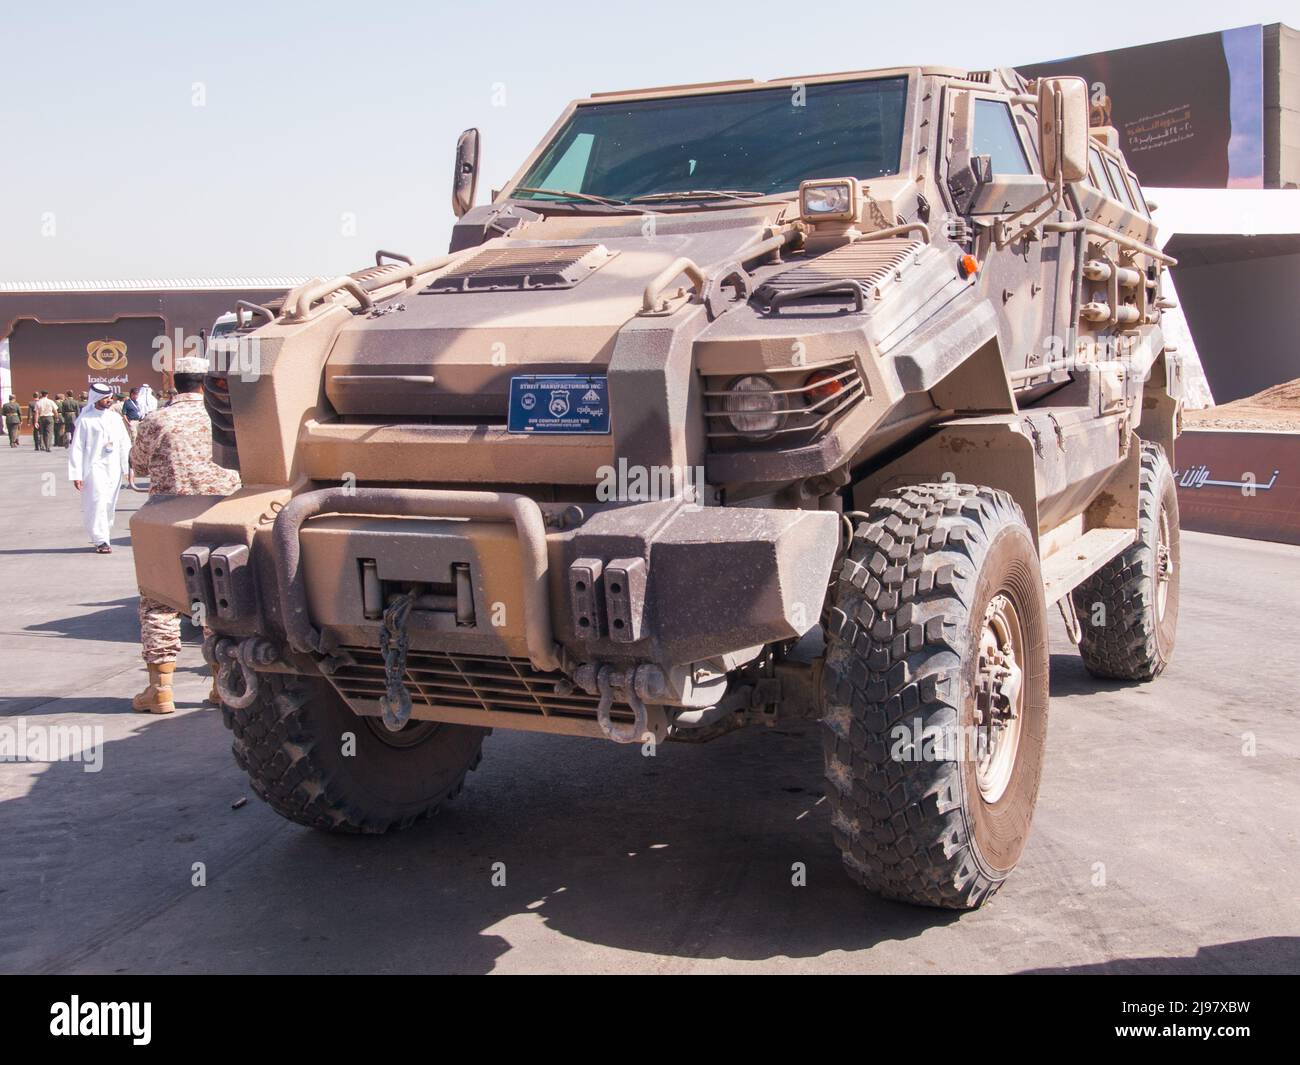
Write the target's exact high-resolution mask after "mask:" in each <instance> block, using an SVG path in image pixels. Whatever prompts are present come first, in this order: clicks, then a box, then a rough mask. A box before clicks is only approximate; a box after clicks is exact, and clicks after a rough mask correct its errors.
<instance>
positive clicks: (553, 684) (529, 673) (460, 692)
mask: <svg viewBox="0 0 1300 1065" xmlns="http://www.w3.org/2000/svg"><path fill="white" fill-rule="evenodd" d="M345 650H346V651H347V652H348V653H349V654H350V655H351V656H352V657H353V658H354V659H355V660H356V664H355V665H350V666H343V667H342V668H340V669H339V670H337V671H336V672H335V673H334V674H333V676H332V678H331V679H332V680H333V681H334V684H335V686H336V687H337V688H338V690H339V691H340V692H341V693H342V694H343V695H344V696H348V697H351V698H354V699H378V698H379V697H380V696H381V695H383V694H384V660H383V658H382V657H381V656H380V654H379V652H378V651H376V650H374V649H373V648H369V647H347V648H345ZM570 686H571V685H570V683H569V681H568V680H567V678H565V676H564V674H562V673H539V672H538V671H537V670H535V669H534V668H533V667H532V664H531V663H530V662H529V661H528V660H527V659H526V658H497V657H493V656H491V655H462V654H450V653H446V652H441V651H416V650H412V651H410V652H409V653H408V654H407V656H406V690H407V691H408V692H410V694H411V701H412V702H413V703H416V704H417V705H421V704H422V705H424V706H439V707H448V708H452V709H458V710H484V711H496V712H498V713H511V714H527V715H536V716H540V717H568V718H584V719H592V718H594V717H595V716H596V704H597V702H599V700H598V699H597V697H596V696H594V695H588V694H587V693H586V692H584V691H583V690H582V689H581V688H573V689H572V690H571V691H570V690H568V689H569V688H570ZM611 716H612V717H614V718H615V719H619V718H622V719H626V720H631V718H632V710H631V708H630V707H628V706H626V705H621V704H619V703H617V702H616V703H615V704H614V706H613V709H612V710H611Z"/></svg>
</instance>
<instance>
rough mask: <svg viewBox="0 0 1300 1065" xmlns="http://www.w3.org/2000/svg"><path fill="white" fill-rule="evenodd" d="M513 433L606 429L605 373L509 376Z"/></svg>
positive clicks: (607, 418)
mask: <svg viewBox="0 0 1300 1065" xmlns="http://www.w3.org/2000/svg"><path fill="white" fill-rule="evenodd" d="M508 428H509V430H510V432H512V433H608V432H609V381H608V380H607V379H606V377H605V375H604V374H552V375H549V376H543V375H541V374H528V375H523V376H519V377H512V378H510V420H509V426H508Z"/></svg>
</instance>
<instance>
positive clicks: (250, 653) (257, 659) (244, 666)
mask: <svg viewBox="0 0 1300 1065" xmlns="http://www.w3.org/2000/svg"><path fill="white" fill-rule="evenodd" d="M203 657H204V659H205V660H206V661H207V663H208V665H209V666H211V667H212V668H213V669H214V670H215V671H216V676H215V681H216V686H217V695H219V696H220V697H221V702H222V704H223V705H225V706H228V707H230V708H231V709H232V710H243V709H246V708H247V707H249V706H252V705H253V701H254V700H255V699H256V698H257V692H258V688H259V687H260V686H261V680H260V678H259V677H258V675H257V668H258V666H268V665H270V664H271V663H272V662H274V661H275V660H276V659H277V658H278V657H279V652H278V651H277V650H276V649H275V645H274V644H272V643H271V642H270V641H269V640H265V639H263V638H262V637H260V636H249V637H246V638H245V639H244V640H242V641H241V640H234V639H231V638H230V637H229V636H212V637H209V638H208V639H206V640H204V641H203ZM236 677H238V678H239V679H238V681H236Z"/></svg>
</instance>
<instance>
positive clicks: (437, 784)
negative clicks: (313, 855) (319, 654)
mask: <svg viewBox="0 0 1300 1065" xmlns="http://www.w3.org/2000/svg"><path fill="white" fill-rule="evenodd" d="M221 714H222V718H223V719H224V721H225V723H226V727H227V728H229V729H230V730H231V732H233V733H234V742H233V743H232V745H231V750H232V752H233V753H234V756H235V761H236V762H237V763H238V764H239V767H240V768H241V769H243V770H244V771H245V772H246V773H247V774H248V779H249V782H250V783H251V784H252V787H253V791H254V792H255V793H256V794H257V796H258V797H259V798H261V799H263V800H264V801H265V802H266V803H267V804H268V805H270V806H271V807H272V809H274V810H275V811H276V813H278V814H280V815H281V816H283V817H287V818H288V819H289V820H290V821H296V822H297V823H298V824H300V825H307V826H309V827H310V828H319V829H324V830H327V831H331V832H387V831H388V830H390V829H395V828H405V827H407V826H408V825H411V824H413V823H415V822H416V821H418V820H420V819H421V818H424V817H428V816H430V815H431V814H433V813H434V812H436V811H437V809H438V806H439V805H440V804H441V803H442V801H443V800H444V799H448V798H453V797H454V796H455V795H456V794H457V793H459V791H460V789H461V786H462V784H463V783H464V780H465V775H466V773H468V772H469V771H470V770H471V769H474V768H475V767H476V766H477V765H478V763H479V761H480V758H481V754H480V747H481V746H482V743H483V738H484V736H486V735H487V732H488V730H486V729H477V728H469V727H467V726H463V725H448V724H440V723H435V722H417V721H413V722H411V723H410V724H408V725H407V727H406V728H405V729H403V730H402V731H401V732H397V733H387V732H386V731H385V730H384V727H383V725H382V724H380V723H379V722H378V721H377V720H372V719H370V718H362V717H359V716H357V715H356V714H354V713H352V711H351V710H350V709H349V708H348V706H347V704H346V703H345V702H344V701H343V699H342V698H341V697H340V696H339V695H338V693H337V692H336V691H335V690H334V688H333V687H332V686H331V685H330V684H329V682H328V681H325V680H323V679H320V678H307V677H286V676H281V675H277V674H263V676H262V685H261V689H260V691H259V694H258V697H257V699H256V700H255V701H254V702H253V704H252V705H251V706H249V707H247V708H246V709H243V710H234V709H231V708H230V707H228V706H223V707H222V708H221ZM346 733H351V734H352V736H353V737H354V738H355V739H354V744H355V753H353V754H350V755H347V754H344V747H345V734H346Z"/></svg>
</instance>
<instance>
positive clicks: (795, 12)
mask: <svg viewBox="0 0 1300 1065" xmlns="http://www.w3.org/2000/svg"><path fill="white" fill-rule="evenodd" d="M1297 7H1300V4H1297V3H1296V0H1288V3H1279V2H1277V0H1270V2H1268V3H1255V2H1254V0H1242V2H1240V3H1237V4H1234V5H1232V7H1231V8H1230V9H1226V8H1225V7H1224V5H1223V4H1222V3H1219V2H1215V3H1211V2H1208V0H1183V2H1180V3H1178V4H1177V5H1175V4H1173V3H1164V4H1161V5H1159V8H1160V9H1161V10H1154V9H1153V6H1152V5H1142V4H1135V3H1132V2H1131V0H1122V2H1116V0H1092V2H1091V3H1089V4H1087V5H1086V7H1084V8H1080V7H1079V5H1077V4H1061V5H1055V6H1054V5H1049V4H1044V3H1042V2H1041V0H1038V2H1033V3H1031V2H1029V0H982V2H979V3H958V2H950V0H931V2H929V3H925V2H913V3H880V4H868V3H862V2H855V3H850V2H844V0H820V2H818V0H814V2H811V3H807V2H804V3H776V2H771V0H753V2H751V3H732V4H725V5H723V4H706V3H700V2H699V0H691V2H683V0H656V2H654V3H652V4H646V3H619V2H615V0H610V2H605V3H593V2H590V0H565V2H563V3H538V2H536V0H534V2H533V3H523V2H515V0H482V2H478V3H469V2H466V3H459V4H457V3H443V2H439V0H425V2H423V3H405V2H403V0H384V2H383V3H375V2H371V3H368V4H360V3H356V2H355V0H353V2H351V3H332V2H329V0H323V2H315V3H311V4H306V3H295V2H277V3H270V2H262V3H245V2H242V0H224V2H221V3H217V4H177V3H175V2H172V3H131V2H130V0H122V2H120V3H116V4H103V3H96V4H93V5H91V4H81V3H76V2H72V3H65V4H34V3H30V2H28V3H24V4H23V5H22V6H21V8H19V7H18V6H17V5H10V6H9V8H8V10H7V11H6V14H5V16H4V18H3V21H2V23H0V25H2V27H3V31H2V32H0V131H3V136H2V137H0V280H5V281H25V280H34V281H50V280H102V279H126V278H180V277H223V276H226V277H229V276H243V277H248V276H269V275H304V276H313V275H331V276H332V275H335V274H339V273H343V272H346V271H349V270H355V269H358V268H360V267H362V266H365V265H368V264H369V263H371V262H373V261H374V260H373V254H374V251H375V249H378V248H385V249H390V250H394V251H398V252H405V253H407V254H409V255H411V256H413V257H414V258H416V259H420V258H427V257H431V256H434V255H437V254H440V253H441V252H443V251H445V250H446V245H447V240H448V236H449V234H450V231H451V226H452V223H453V221H454V218H453V215H452V212H451V194H450V189H451V168H452V157H453V153H454V146H455V140H456V136H457V134H459V133H460V131H461V130H462V129H465V128H467V127H469V126H477V127H478V128H479V129H480V130H481V131H482V159H483V167H482V176H481V178H480V183H479V202H480V203H482V202H486V200H487V198H488V196H489V190H490V189H492V188H494V187H497V186H499V185H501V184H502V183H503V182H504V181H505V179H506V178H508V177H509V176H510V175H511V174H512V173H513V172H514V170H515V169H516V167H517V166H518V164H519V163H520V162H521V161H522V160H523V159H524V158H525V157H526V156H527V154H528V153H529V152H530V151H531V150H532V148H533V147H534V146H535V145H536V144H537V142H538V141H539V140H540V139H541V138H542V137H543V135H544V134H545V133H546V131H547V130H548V129H549V127H550V125H551V123H552V122H553V121H554V120H555V118H556V117H557V116H558V115H559V113H560V112H561V110H562V109H563V108H564V106H565V104H567V103H568V101H570V100H572V99H575V98H578V97H582V96H586V95H588V94H589V93H591V92H593V91H600V90H610V89H624V88H637V87H643V86H653V85H666V84H675V83H682V82H698V81H718V80H724V79H728V78H746V77H753V78H759V79H765V78H776V77H786V76H797V75H808V74H816V73H822V72H833V71H844V70H863V69H870V68H873V67H885V66H899V65H906V64H913V63H915V64H929V65H949V66H956V67H966V68H968V69H984V68H987V67H991V66H1001V65H1015V64H1017V63H1028V62H1032V61H1035V60H1046V59H1056V58H1063V57H1066V56H1072V55H1079V54H1084V53H1087V52H1094V51H1101V50H1105V49H1111V48H1119V47H1123V46H1126V45H1133V44H1144V43H1147V42H1150V41H1158V40H1167V39H1170V38H1174V37H1181V36H1188V35H1191V34H1195V33H1206V32H1210V31H1214V30H1221V29H1227V28H1229V27H1231V26H1241V25H1247V24H1250V23H1256V22H1262V23H1270V22H1278V21H1283V22H1287V23H1288V24H1290V25H1292V26H1296V25H1300V10H1297V9H1296V8H1297ZM1080 11H1086V16H1085V17H1083V18H1082V19H1075V18H1073V17H1072V15H1073V14H1074V13H1077V12H1080ZM1173 11H1176V14H1172V13H1166V12H1173Z"/></svg>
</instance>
